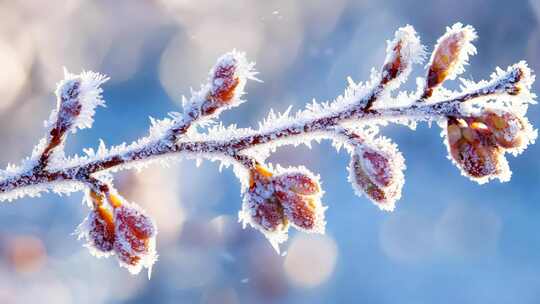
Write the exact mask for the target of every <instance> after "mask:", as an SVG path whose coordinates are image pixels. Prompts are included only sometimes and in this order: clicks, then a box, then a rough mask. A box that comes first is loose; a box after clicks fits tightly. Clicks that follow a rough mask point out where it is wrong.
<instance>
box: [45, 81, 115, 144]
mask: <svg viewBox="0 0 540 304" xmlns="http://www.w3.org/2000/svg"><path fill="white" fill-rule="evenodd" d="M107 80H108V78H107V77H106V76H104V75H101V74H98V73H94V72H83V73H81V74H79V75H74V74H71V73H69V72H68V71H67V70H66V71H64V80H62V81H61V82H60V83H59V84H58V86H57V89H56V98H57V107H56V110H55V111H53V113H52V114H51V117H50V118H49V124H50V125H52V127H53V128H52V131H51V132H57V133H58V135H60V136H61V135H63V134H64V132H66V131H68V130H71V131H73V132H75V131H76V130H77V129H84V128H90V127H91V126H92V123H93V121H94V119H93V116H94V114H95V108H96V107H97V106H103V105H104V104H105V101H104V100H103V99H102V96H101V93H102V92H103V90H102V89H101V87H100V86H101V85H102V84H103V83H104V82H106V81H107ZM51 135H55V134H51Z"/></svg>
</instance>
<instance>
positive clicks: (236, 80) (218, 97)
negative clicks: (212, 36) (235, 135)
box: [202, 51, 255, 115]
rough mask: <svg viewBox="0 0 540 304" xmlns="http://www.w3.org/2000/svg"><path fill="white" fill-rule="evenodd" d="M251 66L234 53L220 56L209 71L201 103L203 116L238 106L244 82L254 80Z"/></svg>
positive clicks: (240, 54) (242, 57)
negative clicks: (227, 107)
mask: <svg viewBox="0 0 540 304" xmlns="http://www.w3.org/2000/svg"><path fill="white" fill-rule="evenodd" d="M253 65H254V64H253V63H248V62H247V60H246V58H245V54H243V53H238V52H236V51H232V52H230V53H227V54H225V55H223V56H221V57H220V58H219V59H218V61H217V63H216V65H215V66H214V68H213V69H212V70H211V71H210V76H209V79H208V82H209V86H210V87H209V90H208V92H207V95H206V96H205V100H204V101H203V103H202V112H203V114H204V115H210V114H213V113H214V112H215V111H216V110H218V109H220V108H223V107H226V106H236V105H238V104H240V103H241V101H240V96H241V95H242V94H243V93H244V87H245V84H246V80H247V79H248V78H251V79H255V78H254V75H255V73H254V72H253V71H252V69H253Z"/></svg>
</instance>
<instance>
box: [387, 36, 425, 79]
mask: <svg viewBox="0 0 540 304" xmlns="http://www.w3.org/2000/svg"><path fill="white" fill-rule="evenodd" d="M425 57H426V49H425V47H424V46H423V45H422V44H421V43H420V38H419V37H418V35H417V34H416V31H415V30H414V28H413V27H412V26H411V25H406V26H404V27H402V28H399V29H398V30H397V31H396V33H395V34H394V40H391V41H390V40H389V41H387V47H386V59H385V60H384V64H383V68H382V75H381V77H382V79H383V80H386V81H391V80H394V79H395V80H396V81H395V82H394V83H395V85H392V86H391V87H390V88H395V87H397V86H398V85H399V84H400V83H402V82H404V81H405V80H406V79H407V77H408V76H409V74H410V73H411V70H412V65H413V64H415V63H422V61H423V60H424V59H425Z"/></svg>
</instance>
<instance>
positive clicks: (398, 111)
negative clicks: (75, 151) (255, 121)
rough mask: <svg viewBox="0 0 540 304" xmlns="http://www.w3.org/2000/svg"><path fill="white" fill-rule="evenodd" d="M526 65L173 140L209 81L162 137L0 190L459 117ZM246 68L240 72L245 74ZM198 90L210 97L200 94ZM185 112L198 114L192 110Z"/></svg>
mask: <svg viewBox="0 0 540 304" xmlns="http://www.w3.org/2000/svg"><path fill="white" fill-rule="evenodd" d="M244 60H245V59H244ZM218 65H219V64H218ZM385 66H387V64H385ZM525 68H526V67H525V66H524V65H523V64H522V63H520V64H517V65H514V66H512V67H510V68H509V69H508V71H507V72H505V73H501V75H498V76H497V77H494V78H493V79H492V80H491V81H489V82H485V83H481V85H479V86H477V87H475V88H473V89H466V90H465V91H463V92H462V93H459V94H454V95H452V96H450V97H447V98H446V99H443V100H439V101H433V102H426V103H417V102H415V101H418V100H420V99H421V98H417V97H414V96H413V97H412V98H411V99H410V100H409V102H407V103H406V105H404V106H396V107H383V108H369V107H371V105H372V104H373V101H375V100H377V98H378V97H380V96H381V93H375V92H380V81H379V82H378V83H377V84H376V85H374V86H372V89H371V90H368V92H367V93H365V94H364V95H361V96H357V97H356V99H355V100H353V101H351V102H349V103H348V105H347V106H344V107H343V108H342V109H340V110H339V111H334V112H330V113H326V114H324V115H319V116H318V117H315V118H312V119H304V118H302V117H300V118H299V119H298V120H293V121H291V122H290V123H289V124H287V125H284V126H280V127H277V128H275V129H272V130H269V131H266V130H262V131H254V132H251V133H252V134H249V135H240V136H232V137H231V138H228V139H226V140H216V139H209V140H193V141H191V140H185V141H177V142H175V143H171V138H170V136H171V135H170V134H171V133H173V134H175V136H179V135H181V134H183V133H185V132H186V131H187V129H188V128H189V126H191V124H192V123H193V122H194V121H196V120H197V119H200V118H201V115H200V113H201V110H200V109H201V108H202V105H203V104H205V102H208V100H211V101H216V99H212V97H211V96H214V95H213V93H212V92H217V90H214V91H212V89H211V88H212V87H210V86H209V85H207V86H205V87H203V90H201V91H202V92H204V94H197V93H195V94H194V96H195V97H194V98H192V101H191V103H189V104H188V106H187V109H188V110H187V113H188V114H186V115H184V116H178V117H179V118H177V120H176V121H175V123H174V125H173V127H172V128H171V130H172V131H170V132H169V133H166V134H167V135H165V136H164V137H163V139H160V140H155V141H151V142H149V143H148V144H146V145H143V146H140V145H135V146H134V147H133V148H131V149H127V150H123V151H122V152H121V153H117V154H112V155H111V154H109V155H105V156H104V157H103V158H100V159H95V160H90V161H88V162H83V163H81V164H78V165H76V166H71V167H62V168H59V169H57V170H51V171H30V172H22V173H20V174H18V175H15V176H9V177H8V178H5V179H4V180H2V181H0V193H6V192H8V191H12V190H14V189H17V188H20V187H24V186H29V185H38V184H46V183H51V182H55V181H63V180H74V181H80V182H83V183H87V179H88V177H89V176H90V175H92V174H94V173H96V172H99V171H103V170H109V169H112V168H115V167H119V166H125V165H128V164H130V163H132V162H140V161H144V160H146V159H151V158H155V157H158V156H164V155H169V154H178V153H189V154H193V153H196V154H201V156H202V157H205V156H207V155H210V156H211V155H224V156H227V157H233V158H234V157H235V155H238V154H239V152H240V151H242V150H245V149H249V148H252V147H255V146H258V145H262V144H267V143H275V144H278V145H279V144H280V141H283V140H285V139H288V138H291V137H295V136H302V135H310V134H316V133H318V132H320V131H323V132H324V131H328V132H332V130H333V128H334V127H335V126H337V125H339V124H341V123H345V122H350V121H365V122H366V123H367V122H369V120H395V119H398V118H409V119H412V120H433V119H437V118H441V117H442V118H444V117H447V116H453V117H460V116H463V113H462V107H461V104H462V103H465V102H471V103H472V102H475V101H476V100H485V99H487V98H490V97H495V96H498V95H509V96H511V95H518V94H520V93H521V91H522V90H524V89H525V90H526V89H527V88H524V86H525V85H526V83H525V84H524V82H525V81H529V80H525V79H524V77H525V76H527V77H528V76H530V75H529V73H530V72H529V71H528V70H525ZM245 70H246V69H244V73H245V74H247V73H246V72H245ZM383 71H384V69H383ZM245 74H244V75H245ZM218 95H219V94H218ZM200 96H204V97H210V98H204V99H200V98H199V97H200ZM189 113H199V114H195V115H190V114H189ZM206 113H208V112H206ZM214 113H215V112H214ZM214 113H213V114H214ZM283 143H284V144H286V141H283ZM111 150H114V149H111Z"/></svg>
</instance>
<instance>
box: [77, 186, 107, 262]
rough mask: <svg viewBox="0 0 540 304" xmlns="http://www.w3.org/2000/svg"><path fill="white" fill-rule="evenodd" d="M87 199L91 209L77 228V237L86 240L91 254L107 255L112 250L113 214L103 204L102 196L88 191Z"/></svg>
mask: <svg viewBox="0 0 540 304" xmlns="http://www.w3.org/2000/svg"><path fill="white" fill-rule="evenodd" d="M86 199H87V200H89V201H90V202H91V203H92V211H90V213H89V214H88V216H87V217H86V219H85V220H84V221H83V223H82V224H81V225H80V226H79V228H78V229H77V231H78V233H79V239H81V238H84V239H85V240H86V245H85V246H86V247H88V248H89V249H90V251H91V253H92V254H93V255H96V256H107V255H109V253H110V252H111V251H112V250H113V245H114V240H115V234H114V230H115V228H114V222H113V215H112V213H111V211H110V210H109V209H107V208H106V207H105V206H103V204H102V202H103V196H102V195H101V194H98V193H95V192H93V191H90V193H89V194H87V198H86Z"/></svg>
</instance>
